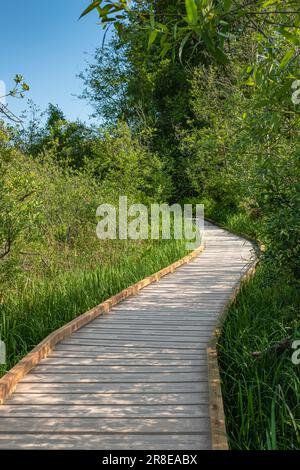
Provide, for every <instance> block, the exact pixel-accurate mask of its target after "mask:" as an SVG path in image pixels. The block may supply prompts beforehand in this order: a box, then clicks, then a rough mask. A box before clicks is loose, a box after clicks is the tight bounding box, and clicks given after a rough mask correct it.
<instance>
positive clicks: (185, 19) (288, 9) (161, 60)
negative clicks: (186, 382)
mask: <svg viewBox="0 0 300 470" xmlns="http://www.w3.org/2000/svg"><path fill="white" fill-rule="evenodd" d="M104 4H105V5H104ZM96 12H97V13H98V14H99V17H100V20H101V22H102V24H103V25H104V27H105V28H106V29H107V30H108V29H109V28H110V30H111V31H112V30H114V33H113V34H111V33H110V36H111V39H109V40H108V39H107V40H106V41H105V42H104V44H103V45H102V46H99V47H98V48H97V49H96V51H95V56H94V59H93V60H92V61H91V63H90V64H89V65H88V66H87V68H86V70H83V71H82V73H81V75H80V76H81V79H82V85H83V86H82V96H81V98H82V99H85V100H88V101H89V102H90V103H91V104H92V106H93V109H94V118H95V119H96V120H97V121H98V122H99V127H97V126H93V127H88V126H87V125H86V124H84V123H81V122H79V121H76V122H70V121H68V120H67V119H66V118H65V116H64V112H63V110H60V109H59V108H58V107H57V106H55V105H53V104H50V105H49V107H48V109H47V110H45V111H43V112H42V113H41V112H40V111H39V109H38V108H37V107H36V106H35V104H34V103H31V104H30V106H29V107H28V111H27V112H28V116H27V117H26V119H24V125H23V126H18V125H14V124H12V122H11V121H10V120H7V119H5V117H4V116H3V120H1V121H0V155H1V160H0V212H1V219H0V282H1V284H0V308H1V320H0V331H1V337H2V338H4V339H5V340H6V343H7V347H8V356H9V364H8V366H11V365H12V364H14V363H15V362H16V361H17V360H18V359H20V357H22V356H23V355H24V354H25V353H26V352H27V351H28V350H29V349H31V348H32V347H33V346H34V345H35V344H37V342H38V341H39V340H41V339H42V338H43V337H44V336H45V335H46V334H47V333H49V332H50V331H52V330H53V329H55V328H57V327H58V326H61V325H62V324H64V323H65V322H67V321H68V320H70V319H71V318H73V317H74V316H75V315H78V314H80V313H82V312H83V311H84V310H86V309H88V308H90V307H92V306H93V305H95V304H97V303H99V302H100V301H101V300H103V299H105V298H107V297H108V296H109V295H111V294H113V293H116V292H118V291H119V290H120V289H121V288H122V287H126V286H127V285H129V284H130V283H132V282H134V281H135V280H137V279H139V278H141V277H143V276H145V275H146V274H150V273H151V272H153V271H155V270H158V269H159V268H160V267H163V266H165V265H167V264H169V263H170V262H172V261H173V260H175V259H177V258H179V257H181V256H183V255H184V253H185V245H184V243H183V242H182V243H181V242H180V241H174V240H173V241H172V240H170V241H151V240H149V241H147V240H146V241H136V242H133V241H122V240H119V241H117V240H116V241H111V240H110V241H106V242H105V243H101V244H100V243H99V240H97V238H96V237H95V223H96V218H95V213H96V208H97V206H98V205H99V204H101V203H102V202H109V203H117V200H118V197H119V195H123V194H126V195H127V196H128V198H129V200H130V201H134V202H143V203H144V204H150V203H151V202H169V203H174V202H179V203H182V204H183V203H187V202H189V203H203V204H204V205H205V213H206V216H207V217H209V218H210V219H213V220H215V221H216V222H218V223H220V224H222V225H223V226H225V227H227V228H229V229H230V230H232V231H233V232H235V233H238V234H241V235H243V236H245V237H248V238H250V239H252V240H256V241H257V242H258V244H260V245H263V247H264V250H263V253H262V254H261V260H260V264H259V267H258V270H257V273H256V275H255V277H254V278H253V279H252V280H250V281H249V282H247V283H245V284H244V285H243V287H242V290H241V292H240V294H239V296H238V298H237V300H236V301H235V302H234V304H233V305H232V306H231V307H230V310H229V312H228V316H227V320H226V322H225V324H224V328H223V333H222V336H221V338H220V343H219V355H220V367H221V373H222V381H223V395H224V404H225V413H226V420H227V421H226V424H227V430H228V433H229V438H230V445H231V448H233V449H299V448H300V404H299V396H300V373H299V370H300V369H299V366H296V365H294V364H293V363H292V361H291V355H292V352H293V350H292V348H291V345H292V342H293V340H295V339H300V336H299V335H300V325H299V307H300V294H299V278H300V264H299V259H300V218H299V206H300V181H299V175H300V138H299V129H300V93H299V89H300V81H298V80H299V79H300V64H299V54H300V5H299V1H297V0H294V1H288V0H287V1H283V0H265V1H262V0H249V1H248V0H233V1H231V0H173V1H172V2H169V1H166V0H155V1H148V0H139V1H135V2H132V4H131V6H129V5H128V2H127V1H126V0H122V1H119V2H113V1H108V2H102V1H96V2H93V3H92V4H91V6H90V7H88V9H87V10H86V11H85V12H84V14H87V13H91V14H95V16H96ZM22 85H24V83H22V80H20V77H19V81H18V77H17V83H16V87H17V88H16V90H17V91H15V93H19V92H20V91H19V90H20V88H21V91H22V92H26V86H25V89H23V90H22ZM25 85H26V84H25ZM23 88H24V86H23ZM99 286H101V289H99ZM4 371H5V368H4V367H3V372H4Z"/></svg>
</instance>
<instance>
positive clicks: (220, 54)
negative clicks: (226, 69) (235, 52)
mask: <svg viewBox="0 0 300 470" xmlns="http://www.w3.org/2000/svg"><path fill="white" fill-rule="evenodd" d="M214 56H215V57H216V59H217V60H218V61H219V62H220V63H221V64H228V62H229V59H228V57H227V55H226V54H225V52H224V51H222V49H220V48H219V47H216V49H215V52H214Z"/></svg>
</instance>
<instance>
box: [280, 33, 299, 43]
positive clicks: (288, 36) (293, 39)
mask: <svg viewBox="0 0 300 470" xmlns="http://www.w3.org/2000/svg"><path fill="white" fill-rule="evenodd" d="M280 34H282V36H284V37H285V38H286V39H287V40H288V41H289V42H291V43H293V44H295V45H296V46H299V45H300V40H299V37H298V36H297V35H296V34H292V33H290V32H289V31H287V30H286V29H280Z"/></svg>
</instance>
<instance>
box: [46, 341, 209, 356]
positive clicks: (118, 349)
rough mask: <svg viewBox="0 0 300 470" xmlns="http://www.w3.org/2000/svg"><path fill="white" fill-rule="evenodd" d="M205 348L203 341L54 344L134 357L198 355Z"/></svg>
mask: <svg viewBox="0 0 300 470" xmlns="http://www.w3.org/2000/svg"><path fill="white" fill-rule="evenodd" d="M204 350H205V343H203V344H202V347H200V346H199V347H187V346H185V345H183V346H179V347H178V345H173V344H171V345H170V344H168V345H167V346H166V345H165V344H164V345H163V346H159V345H151V347H150V346H149V345H143V344H139V345H138V344H135V345H132V344H131V345H129V346H128V345H122V344H117V345H115V346H105V345H104V344H103V343H102V345H99V344H98V345H96V347H95V345H85V346H83V345H82V344H80V343H79V344H73V342H72V343H65V342H63V343H60V344H59V345H58V346H56V348H55V351H58V352H61V353H62V352H63V351H73V352H74V351H76V352H86V353H91V352H92V353H95V354H97V355H99V354H102V355H103V354H105V355H107V354H109V353H116V354H123V355H124V354H126V356H127V355H128V354H136V357H139V356H143V357H145V355H146V354H147V355H148V354H153V355H154V354H189V355H191V354H193V355H199V354H201V353H202V354H203V352H204Z"/></svg>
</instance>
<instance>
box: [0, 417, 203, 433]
mask: <svg viewBox="0 0 300 470" xmlns="http://www.w3.org/2000/svg"><path fill="white" fill-rule="evenodd" d="M207 429H209V418H206V417H204V418H176V419H169V418H143V419H139V418H119V417H118V418H109V419H105V418H103V419H102V418H91V417H89V418H66V417H65V418H30V417H27V418H10V417H6V418H5V420H4V419H1V420H0V433H4V434H7V433H8V430H9V433H11V434H14V433H23V434H31V433H33V432H36V433H37V434H43V433H51V432H55V433H58V432H59V433H64V434H68V433H89V432H90V433H98V434H107V433H116V432H117V433H125V434H129V433H134V434H138V433H141V434H145V433H149V434H158V433H169V434H177V433H180V434H184V433H186V432H195V433H199V432H203V431H205V430H206V432H207Z"/></svg>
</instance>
